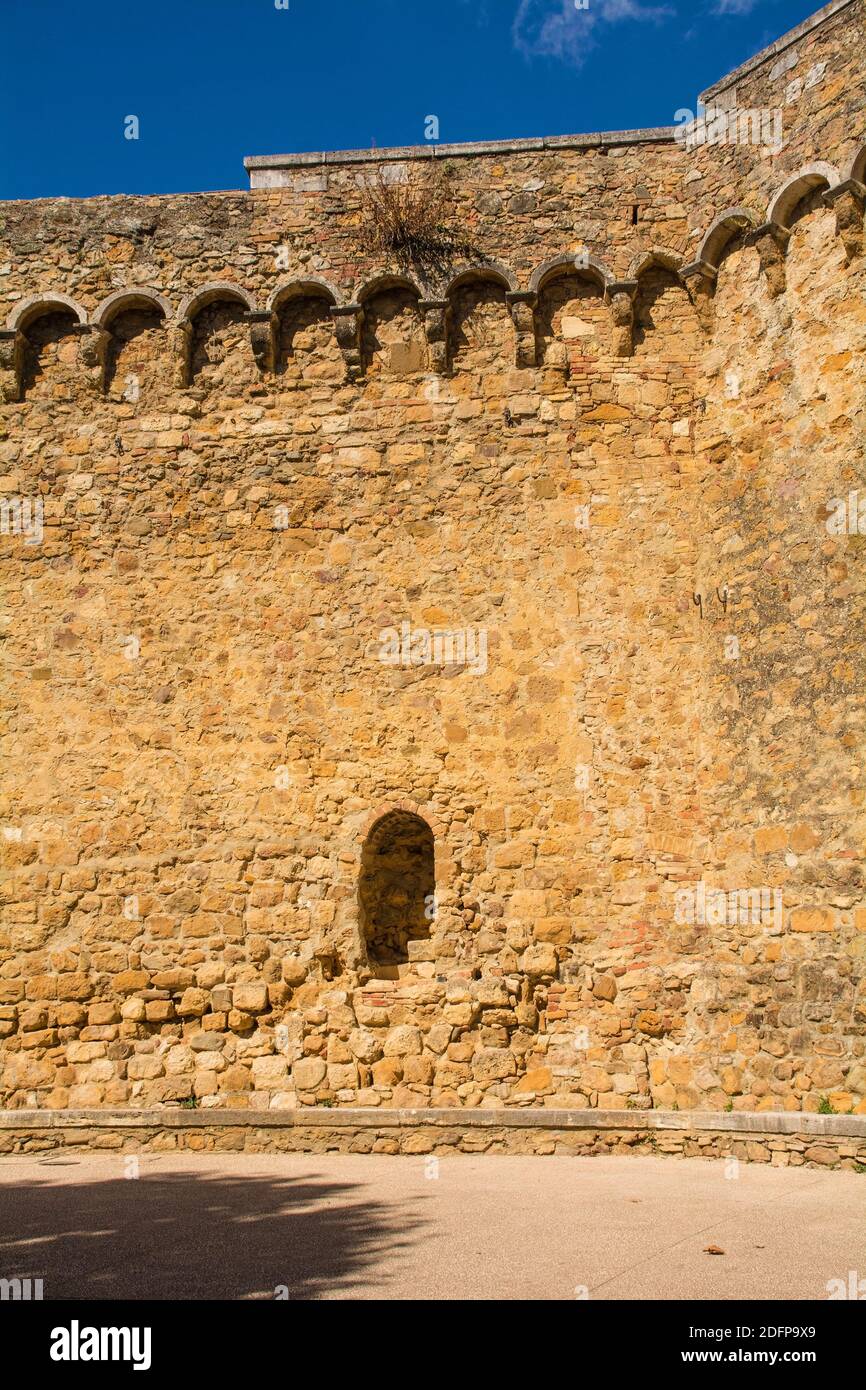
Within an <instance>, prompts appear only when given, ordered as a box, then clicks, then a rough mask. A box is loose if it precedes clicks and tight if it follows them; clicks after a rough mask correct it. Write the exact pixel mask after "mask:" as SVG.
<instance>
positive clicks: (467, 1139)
mask: <svg viewBox="0 0 866 1390" xmlns="http://www.w3.org/2000/svg"><path fill="white" fill-rule="evenodd" d="M70 1148H76V1149H80V1150H86V1151H100V1150H112V1151H119V1152H122V1153H176V1152H193V1153H226V1152H237V1153H315V1154H322V1153H384V1154H435V1155H438V1156H440V1157H445V1156H451V1155H456V1154H463V1153H466V1154H477V1153H488V1154H565V1155H589V1154H672V1155H674V1156H678V1157H685V1158H736V1159H742V1160H746V1161H751V1162H755V1163H772V1164H774V1165H775V1166H776V1167H786V1166H788V1165H791V1166H792V1167H795V1166H796V1167H802V1166H804V1165H806V1166H809V1167H825V1168H826V1167H830V1168H849V1169H855V1170H858V1171H859V1169H860V1168H861V1167H862V1168H863V1169H866V1118H864V1117H861V1116H850V1115H806V1114H792V1113H791V1112H790V1111H786V1112H779V1113H762V1114H743V1113H724V1114H715V1113H695V1112H693V1113H688V1114H679V1113H676V1112H667V1111H649V1112H643V1113H641V1112H635V1111H631V1110H609V1111H606V1112H604V1113H603V1114H601V1113H599V1111H598V1110H521V1111H518V1112H515V1111H513V1110H504V1109H503V1110H499V1109H489V1110H471V1111H466V1110H457V1109H446V1110H388V1111H384V1110H365V1109H341V1110H333V1111H331V1110H327V1109H322V1110H315V1111H311V1110H309V1109H307V1110H304V1111H303V1112H286V1111H281V1112H279V1113H265V1114H250V1112H249V1111H226V1110H223V1111H220V1112H219V1113H214V1112H213V1111H211V1112H199V1111H195V1110H180V1109H177V1110H158V1111H157V1110H150V1111H129V1110H113V1111H112V1110H74V1111H53V1112H46V1111H44V1110H17V1111H2V1112H0V1154H36V1153H43V1152H47V1151H51V1150H57V1149H70Z"/></svg>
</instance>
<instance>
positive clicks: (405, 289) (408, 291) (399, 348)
mask: <svg viewBox="0 0 866 1390" xmlns="http://www.w3.org/2000/svg"><path fill="white" fill-rule="evenodd" d="M421 297H422V296H421V291H420V289H419V288H418V286H417V285H416V284H414V282H413V281H412V280H410V279H408V278H407V277H404V276H398V275H378V276H376V278H375V279H374V280H370V281H368V282H367V284H366V285H364V287H363V288H362V289H361V290H359V292H358V303H359V304H361V305H362V306H363V316H362V321H361V358H362V361H363V363H364V370H365V372H366V373H367V374H368V375H374V374H375V373H377V372H380V373H383V374H385V375H391V376H405V375H410V374H412V373H414V372H423V371H426V370H427V368H428V366H429V352H428V347H427V338H426V335H425V332H424V315H423V312H422V310H421V307H420V302H421Z"/></svg>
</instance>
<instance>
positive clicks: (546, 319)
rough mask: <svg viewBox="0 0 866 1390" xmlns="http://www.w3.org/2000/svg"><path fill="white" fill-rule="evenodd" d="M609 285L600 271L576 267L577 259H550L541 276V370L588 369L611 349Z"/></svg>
mask: <svg viewBox="0 0 866 1390" xmlns="http://www.w3.org/2000/svg"><path fill="white" fill-rule="evenodd" d="M606 283H607V282H606V281H605V280H604V278H603V275H602V273H601V272H600V271H599V270H598V269H594V270H593V271H592V272H591V271H589V270H588V269H586V268H585V267H583V266H581V267H580V269H578V268H577V267H576V265H575V258H574V257H573V256H559V257H557V258H556V261H555V262H553V261H549V262H548V263H547V267H546V270H545V273H544V274H541V275H539V277H538V285H539V290H538V301H537V306H536V312H535V346H536V361H537V362H538V364H539V366H543V367H556V368H559V369H560V370H569V371H570V373H571V374H572V375H574V374H575V373H577V372H579V371H586V370H589V369H590V367H591V366H592V365H594V364H595V363H596V362H597V360H598V358H599V357H601V356H604V355H605V354H606V353H607V351H608V339H609V337H610V308H609V306H608V305H607V304H606V302H605V298H604V294H605V288H606Z"/></svg>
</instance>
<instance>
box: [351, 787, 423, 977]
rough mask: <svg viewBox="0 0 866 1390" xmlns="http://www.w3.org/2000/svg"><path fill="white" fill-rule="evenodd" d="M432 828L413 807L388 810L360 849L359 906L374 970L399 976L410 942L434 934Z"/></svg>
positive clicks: (368, 953) (370, 960)
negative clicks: (431, 928) (431, 931)
mask: <svg viewBox="0 0 866 1390" xmlns="http://www.w3.org/2000/svg"><path fill="white" fill-rule="evenodd" d="M435 887H436V883H435V867H434V841H433V831H432V830H431V829H430V826H429V825H428V824H427V822H426V821H425V820H423V819H422V817H421V816H419V815H416V814H415V813H414V812H412V811H405V810H393V811H388V812H386V814H385V815H383V816H381V817H380V818H379V820H377V821H376V822H375V824H374V825H373V826H372V827H371V829H370V831H369V833H368V835H367V838H366V840H365V841H364V846H363V849H362V851H361V871H360V876H359V881H358V909H359V922H360V926H361V932H362V935H363V939H364V945H365V948H366V952H367V959H368V961H369V963H370V967H371V968H372V970H373V971H374V973H380V974H384V975H386V976H387V974H388V973H393V974H394V975H396V971H397V967H398V966H399V965H403V964H405V963H406V962H407V961H408V960H409V959H410V954H411V949H412V948H411V943H412V942H418V941H425V940H427V939H428V938H429V936H430V918H431V917H432V903H433V894H434V892H435Z"/></svg>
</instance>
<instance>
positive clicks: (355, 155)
mask: <svg viewBox="0 0 866 1390" xmlns="http://www.w3.org/2000/svg"><path fill="white" fill-rule="evenodd" d="M856 3H857V0H830V3H829V4H828V5H824V6H823V8H822V9H820V10H816V11H815V13H814V14H812V15H809V16H808V18H806V19H804V20H803V21H802V23H801V24H798V25H796V26H795V28H793V29H789V30H788V32H787V33H785V34H782V36H781V37H780V38H778V39H776V40H775V42H774V43H771V44H769V45H768V46H767V47H766V48H762V49H761V51H760V52H759V53H756V54H754V56H753V57H751V58H749V59H748V60H747V61H746V62H745V63H741V64H740V66H739V67H737V68H734V70H733V71H732V72H729V73H727V74H726V75H725V76H724V77H721V78H719V80H718V81H717V82H714V83H713V84H712V86H710V87H707V88H706V89H705V90H704V91H703V92H701V93H700V94H699V96H698V101H699V102H700V103H701V105H706V103H707V102H708V101H711V100H712V99H713V98H714V97H716V96H719V95H720V94H721V93H723V92H726V91H729V90H730V89H731V88H732V87H734V86H736V84H737V82H739V81H741V80H742V79H743V78H744V77H746V76H748V74H749V73H752V72H754V71H755V70H756V69H757V68H759V67H762V66H763V65H764V64H765V63H768V62H769V61H770V59H771V58H775V57H776V56H777V55H778V54H780V53H783V52H784V51H785V50H786V49H788V48H790V47H791V46H792V45H793V44H795V43H798V42H799V41H800V39H802V38H805V36H806V35H807V34H809V33H811V32H812V30H814V29H818V28H820V26H821V25H822V24H824V23H825V22H826V21H827V20H828V19H832V18H833V16H834V15H836V14H838V13H839V12H840V11H841V10H844V9H847V8H848V7H849V6H851V5H854V4H856ZM680 129H681V127H679V126H646V127H643V128H640V129H637V130H602V131H595V132H591V133H587V134H582V135H548V136H541V137H538V138H533V137H530V138H528V139H514V140H471V141H465V142H458V143H454V144H429V145H392V146H387V147H385V148H384V149H370V150H311V151H309V152H307V153H294V154H265V155H247V156H246V158H245V159H244V168H245V169H246V171H247V173H248V174H249V176H250V187H251V188H279V187H280V186H281V184H282V183H283V180H282V179H281V178H280V172H281V171H282V170H287V169H320V170H321V169H328V168H333V167H335V166H339V165H347V164H381V163H388V162H393V161H398V160H421V159H467V158H475V157H477V156H479V155H503V154H530V153H538V152H542V153H543V152H544V151H547V150H591V149H599V148H602V147H606V148H609V147H611V146H616V145H645V144H671V143H673V142H675V140H676V135H677V131H678V130H680Z"/></svg>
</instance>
